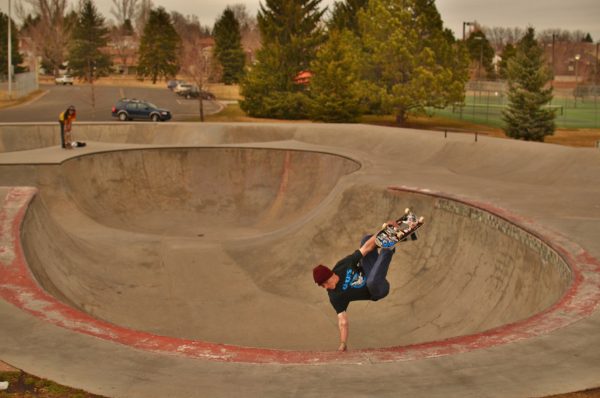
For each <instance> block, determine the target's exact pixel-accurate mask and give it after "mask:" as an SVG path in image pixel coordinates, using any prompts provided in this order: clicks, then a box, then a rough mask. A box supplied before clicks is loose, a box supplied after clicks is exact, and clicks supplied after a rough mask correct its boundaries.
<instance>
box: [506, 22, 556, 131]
mask: <svg viewBox="0 0 600 398" xmlns="http://www.w3.org/2000/svg"><path fill="white" fill-rule="evenodd" d="M543 54H544V53H543V49H542V48H541V47H540V46H539V45H538V42H537V41H536V40H535V31H534V29H533V28H529V29H528V30H527V33H526V34H525V36H524V37H523V38H522V39H521V40H520V41H519V43H518V44H517V51H516V54H515V56H514V57H513V58H512V59H511V60H509V61H508V84H509V90H508V107H507V108H506V109H505V110H504V112H503V116H504V121H505V122H506V126H505V128H504V131H505V132H506V134H507V135H508V136H509V137H512V138H516V139H523V140H526V141H544V137H545V136H547V135H552V134H554V129H555V123H554V119H555V112H554V110H552V109H548V108H545V106H546V105H547V104H549V103H550V101H552V87H549V88H544V86H545V85H546V83H548V81H549V80H550V78H551V74H550V71H549V70H548V67H547V66H546V62H545V60H544V58H543Z"/></svg>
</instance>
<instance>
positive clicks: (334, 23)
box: [327, 0, 368, 34]
mask: <svg viewBox="0 0 600 398" xmlns="http://www.w3.org/2000/svg"><path fill="white" fill-rule="evenodd" d="M367 1H368V0H342V1H336V2H335V3H334V4H333V10H332V12H331V18H330V19H329V21H328V23H327V26H328V27H329V30H344V29H347V30H350V31H351V32H354V33H356V34H357V33H358V32H359V30H358V12H359V11H360V10H364V9H365V7H366V6H367Z"/></svg>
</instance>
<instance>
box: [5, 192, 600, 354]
mask: <svg viewBox="0 0 600 398" xmlns="http://www.w3.org/2000/svg"><path fill="white" fill-rule="evenodd" d="M390 190H391V191H400V192H410V193H414V194H423V195H430V196H434V197H442V198H446V199H449V200H453V201H457V202H461V203H463V204H466V205H468V206H471V207H475V208H478V209H481V210H484V211H487V212H490V213H492V214H494V215H496V216H498V217H501V218H502V219H504V220H506V221H508V222H511V223H513V224H516V225H518V226H519V227H520V228H522V229H524V230H525V231H526V232H528V233H530V234H533V235H534V236H536V237H537V238H538V239H541V240H542V241H544V242H545V243H546V244H547V245H549V246H550V247H551V248H552V249H554V250H555V251H556V252H558V253H559V254H560V255H561V256H562V257H563V259H564V260H565V261H566V262H567V263H568V265H569V267H571V270H572V274H573V278H572V279H573V280H572V283H571V285H570V287H569V289H568V291H567V292H566V293H565V294H564V296H563V297H562V298H561V299H560V300H559V301H558V302H557V303H555V304H554V305H553V306H552V307H551V308H549V309H547V310H546V311H543V312H541V313H538V314H536V315H534V316H532V317H530V318H528V319H525V320H523V321H519V322H516V323H512V324H507V325H503V326H501V327H498V328H495V329H491V330H488V331H486V332H483V333H478V334H473V335H468V336H460V337H454V338H450V339H447V340H443V341H432V342H428V343H423V344H415V345H409V346H398V347H388V348H380V349H366V350H354V351H353V350H351V351H349V352H346V353H338V352H335V351H330V352H324V351H315V352H309V351H286V350H274V349H264V348H251V347H240V346H235V345H228V344H216V343H209V342H205V341H196V340H187V339H181V338H175V337H167V336H158V335H154V334H151V333H146V332H142V331H137V330H131V329H127V328H124V327H121V326H118V325H114V324H111V323H109V322H105V321H101V320H98V319H95V318H93V317H92V316H90V315H88V314H86V313H84V312H81V311H78V310H76V309H74V308H71V307H69V306H67V305H65V304H63V303H61V302H59V301H58V300H57V299H55V298H54V297H53V296H51V295H50V294H48V293H46V292H45V291H44V290H43V289H42V288H41V287H40V286H39V285H38V283H37V282H36V280H35V279H34V277H33V275H32V274H31V272H30V270H29V267H28V266H27V262H26V260H25V257H24V254H23V249H22V245H21V239H20V231H21V225H22V222H23V219H24V217H25V214H26V212H27V208H28V206H29V203H30V202H31V200H32V199H33V197H34V196H35V195H36V194H37V189H36V188H30V187H14V188H10V190H9V192H8V194H7V196H6V198H5V199H4V203H3V205H2V208H1V209H0V271H1V272H0V298H1V299H3V300H5V301H7V302H9V303H11V304H13V305H14V306H16V307H18V308H20V309H22V310H23V311H25V312H28V313H29V314H32V315H33V316H35V317H37V318H38V319H40V320H42V321H45V322H49V323H52V324H54V325H57V326H59V327H62V328H65V329H68V330H71V331H75V332H78V333H82V334H85V335H89V336H94V337H97V338H100V339H103V340H106V341H111V342H114V343H119V344H123V345H125V346H129V347H132V348H135V349H139V350H145V351H150V352H154V353H160V354H172V355H179V356H183V357H188V358H197V359H202V360H214V361H221V362H242V363H274V364H327V363H367V362H391V361H410V360H416V359H423V358H432V357H439V356H443V355H452V354H457V353H463V352H468V351H472V350H476V349H480V348H488V347H494V346H498V345H501V344H506V343H509V342H514V341H518V340H523V339H527V338H530V337H534V336H539V335H543V334H547V333H550V332H552V331H553V330H556V329H559V328H563V327H565V326H568V325H570V324H572V323H573V322H576V321H578V320H581V319H583V318H585V317H587V316H589V315H590V314H592V312H593V311H594V310H595V309H596V308H597V307H598V305H599V303H600V262H599V261H598V260H597V259H595V258H594V257H592V256H591V255H590V254H588V253H587V252H586V251H585V250H583V249H582V248H581V247H579V245H577V244H576V243H574V242H571V241H569V240H567V239H566V238H564V237H562V236H561V235H559V234H557V233H553V232H550V231H547V230H545V229H542V228H541V227H539V226H537V225H535V224H534V223H533V222H532V221H529V220H527V219H525V218H522V217H518V216H515V215H513V214H511V213H509V212H508V211H506V210H503V209H500V208H497V207H493V206H491V205H489V204H486V203H479V202H473V201H467V200H465V199H462V198H459V197H456V196H451V195H448V194H443V193H440V192H432V191H429V190H424V189H417V188H410V187H394V188H390ZM5 321H6V320H5Z"/></svg>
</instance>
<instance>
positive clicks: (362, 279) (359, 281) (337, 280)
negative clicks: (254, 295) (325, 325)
mask: <svg viewBox="0 0 600 398" xmlns="http://www.w3.org/2000/svg"><path fill="white" fill-rule="evenodd" d="M388 224H391V225H394V226H398V224H397V223H396V222H395V221H388ZM394 253H395V249H394V248H392V249H381V250H380V251H379V252H378V251H377V245H376V244H375V235H367V236H365V237H364V238H363V239H362V241H361V246H360V249H358V250H356V251H355V252H354V253H352V254H350V255H349V256H346V257H345V258H343V259H341V260H340V261H338V263H337V264H336V265H335V266H334V267H333V270H331V269H329V268H328V267H326V266H324V265H317V266H316V267H315V268H314V269H313V279H314V281H315V283H316V284H317V285H319V286H321V287H323V288H325V289H327V294H328V295H329V301H330V302H331V305H332V306H333V308H334V309H335V311H336V313H337V316H338V328H339V330H340V346H339V348H338V351H346V350H347V347H348V346H347V342H348V315H347V314H346V310H347V308H348V305H349V304H350V302H351V301H356V300H372V301H377V300H380V299H382V298H384V297H385V296H387V294H388V293H389V291H390V284H389V282H388V281H387V280H386V276H387V272H388V268H389V266H390V262H391V261H392V256H393V255H394Z"/></svg>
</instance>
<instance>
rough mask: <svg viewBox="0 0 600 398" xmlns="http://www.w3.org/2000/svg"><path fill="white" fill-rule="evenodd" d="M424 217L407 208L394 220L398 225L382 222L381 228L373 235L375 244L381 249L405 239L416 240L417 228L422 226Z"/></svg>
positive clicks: (388, 247) (390, 246)
mask: <svg viewBox="0 0 600 398" xmlns="http://www.w3.org/2000/svg"><path fill="white" fill-rule="evenodd" d="M424 222H425V218H423V217H419V218H417V216H416V215H415V214H414V213H413V212H412V211H411V210H410V209H409V208H407V209H406V210H404V215H403V216H402V217H400V218H399V219H398V220H396V223H397V224H398V227H394V226H393V225H389V224H387V223H385V224H383V226H382V227H381V230H380V231H379V232H377V235H376V236H375V244H376V245H377V246H379V247H381V248H383V249H390V248H392V247H394V245H395V244H396V243H398V242H403V241H405V240H407V239H411V240H417V229H419V228H421V227H422V226H423V223H424Z"/></svg>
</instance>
